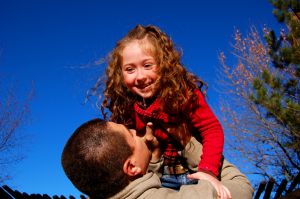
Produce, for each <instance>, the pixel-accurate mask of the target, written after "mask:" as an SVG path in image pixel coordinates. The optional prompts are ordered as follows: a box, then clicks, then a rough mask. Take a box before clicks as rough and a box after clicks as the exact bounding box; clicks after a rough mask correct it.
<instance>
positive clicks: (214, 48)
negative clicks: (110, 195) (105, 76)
mask: <svg viewBox="0 0 300 199" xmlns="http://www.w3.org/2000/svg"><path fill="white" fill-rule="evenodd" d="M276 23H277V22H276V19H275V17H273V15H272V6H271V5H270V3H269V2H268V0H244V1H241V0H228V1H223V0H216V1H198V0H194V1H189V0H186V1H179V0H165V1H163V0H152V1H137V0H132V1H124V0H122V1H121V0H117V1H113V0H111V1H109V0H106V1H100V0H98V1H96V0H93V1H92V0H85V1H81V0H78V1H74V0H73V1H64V0H61V1H55V0H52V1H50V0H35V1H33V0H27V1H21V0H20V1H16V0H1V1H0V49H1V51H0V52H1V54H0V73H1V74H5V75H6V76H8V77H10V79H12V81H13V82H14V83H15V85H16V86H17V87H19V88H21V90H22V89H23V88H30V87H31V82H33V83H34V89H35V96H34V98H33V100H32V102H31V115H30V123H29V124H28V125H26V126H25V128H23V129H22V131H24V133H25V134H27V135H28V137H29V139H28V141H27V140H24V142H25V143H27V144H26V147H24V151H25V155H26V158H25V159H24V160H23V161H22V162H20V163H19V164H18V165H16V166H15V167H13V169H11V170H10V172H11V173H10V174H11V175H12V176H13V180H11V181H9V182H7V184H8V185H9V186H10V187H12V188H15V189H18V190H19V191H21V192H27V193H42V194H43V193H46V194H49V195H55V194H58V195H60V194H64V195H65V196H68V195H70V194H72V195H74V196H77V197H78V196H79V194H80V192H79V191H77V190H76V189H75V188H74V187H73V185H72V184H71V183H70V182H69V181H68V179H67V178H66V177H65V175H64V173H63V170H62V167H61V164H60V156H61V152H62V149H63V147H64V144H65V142H66V140H67V139H68V138H69V136H70V135H71V134H72V132H73V131H74V130H75V129H76V128H77V127H78V126H79V125H80V124H81V123H83V122H85V121H86V120H89V119H91V118H94V117H97V116H100V112H99V111H98V110H97V109H96V108H95V107H94V106H93V104H92V103H87V104H83V102H84V100H85V95H86V91H87V90H88V88H90V87H91V86H92V85H93V83H95V79H96V78H97V75H98V74H99V71H100V70H99V69H97V68H96V67H95V66H93V64H91V63H93V62H94V61H95V60H97V59H100V58H101V57H104V56H105V55H106V54H107V53H108V52H109V51H110V50H111V49H112V48H113V46H114V44H115V42H116V41H117V40H119V39H120V38H122V37H123V36H124V35H125V34H126V32H127V31H128V30H130V29H131V28H133V27H134V26H135V25H136V24H143V25H148V24H154V25H156V26H159V27H160V28H161V29H162V30H164V31H165V32H166V33H167V34H169V35H170V36H171V37H172V39H173V40H174V42H175V43H176V44H177V45H178V46H180V47H181V48H182V49H183V63H184V64H185V65H186V66H187V68H188V69H189V70H190V71H192V72H194V73H196V74H197V75H199V76H200V77H202V78H203V79H204V81H206V82H207V83H208V84H209V85H210V89H209V91H208V94H209V103H210V104H211V106H212V108H213V109H216V108H217V107H215V106H216V105H217V97H216V96H217V93H216V91H214V89H212V87H213V86H212V85H213V84H214V82H215V80H216V75H215V73H216V70H217V66H218V65H219V63H218V59H217V54H218V52H219V51H221V50H228V49H229V48H230V40H231V37H232V33H233V30H234V28H240V29H241V31H242V32H246V31H247V30H248V28H249V26H250V25H252V24H255V25H257V26H258V27H262V26H263V25H264V24H267V25H269V26H271V27H272V25H274V24H276ZM87 66H91V67H87ZM7 83H8V82H7ZM240 169H241V170H243V168H240Z"/></svg>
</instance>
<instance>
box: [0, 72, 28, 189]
mask: <svg viewBox="0 0 300 199" xmlns="http://www.w3.org/2000/svg"><path fill="white" fill-rule="evenodd" d="M5 80H6V78H5ZM8 82H9V81H4V78H3V76H2V78H1V82H0V170H1V172H0V184H1V183H3V182H5V181H6V180H9V179H10V178H11V176H10V175H9V174H8V173H9V171H8V168H11V167H12V166H13V165H15V164H16V163H18V162H19V161H20V160H22V159H23V157H24V153H23V152H22V146H23V144H24V140H25V139H24V138H25V137H26V136H25V134H24V132H23V131H22V127H23V126H24V125H25V124H26V122H27V121H28V115H29V105H30V101H31V98H32V94H33V92H32V91H30V92H28V93H27V94H26V97H25V98H23V97H22V96H20V95H17V91H16V89H14V88H13V87H12V86H9V83H8Z"/></svg>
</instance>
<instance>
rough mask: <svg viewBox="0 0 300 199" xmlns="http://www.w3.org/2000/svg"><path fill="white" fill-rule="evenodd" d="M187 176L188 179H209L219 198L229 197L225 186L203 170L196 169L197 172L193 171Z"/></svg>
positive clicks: (228, 198)
mask: <svg viewBox="0 0 300 199" xmlns="http://www.w3.org/2000/svg"><path fill="white" fill-rule="evenodd" d="M188 178H190V179H198V180H207V181H209V182H210V183H211V184H212V185H213V187H214V188H215V189H216V191H217V194H218V198H220V199H230V198H232V197H231V194H230V191H229V190H228V189H227V187H225V186H224V185H223V184H222V183H221V182H220V181H219V180H218V179H216V178H215V177H213V176H212V175H209V174H207V173H205V172H201V171H198V172H197V173H193V174H190V175H188Z"/></svg>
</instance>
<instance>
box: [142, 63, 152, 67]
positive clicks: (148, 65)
mask: <svg viewBox="0 0 300 199" xmlns="http://www.w3.org/2000/svg"><path fill="white" fill-rule="evenodd" d="M151 66H153V64H152V63H146V64H145V65H144V67H145V68H150V67H151Z"/></svg>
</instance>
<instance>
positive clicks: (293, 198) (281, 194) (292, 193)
mask: <svg viewBox="0 0 300 199" xmlns="http://www.w3.org/2000/svg"><path fill="white" fill-rule="evenodd" d="M299 182H300V173H299V174H298V175H297V176H296V177H295V178H294V180H293V181H292V182H291V184H290V185H289V187H287V184H288V181H287V180H285V179H284V180H282V181H281V183H280V184H279V186H278V187H277V190H273V188H274V184H275V180H274V179H273V178H270V179H269V181H268V182H266V181H262V182H261V183H260V185H259V187H258V189H257V191H256V193H255V195H254V199H259V198H263V199H271V197H272V196H271V195H274V196H273V199H277V198H280V199H297V198H298V199H300V189H299V188H298V189H296V188H297V185H298V184H299ZM272 193H273V194H272Z"/></svg>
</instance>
